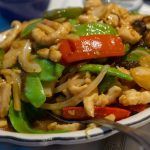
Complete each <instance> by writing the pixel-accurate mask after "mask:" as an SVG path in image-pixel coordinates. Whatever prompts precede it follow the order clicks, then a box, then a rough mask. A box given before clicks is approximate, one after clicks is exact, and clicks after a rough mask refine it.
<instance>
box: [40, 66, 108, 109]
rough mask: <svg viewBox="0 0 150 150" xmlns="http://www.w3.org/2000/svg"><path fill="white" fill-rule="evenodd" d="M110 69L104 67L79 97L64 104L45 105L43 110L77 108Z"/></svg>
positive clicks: (74, 97)
mask: <svg viewBox="0 0 150 150" xmlns="http://www.w3.org/2000/svg"><path fill="white" fill-rule="evenodd" d="M108 68H109V66H108V65H106V66H104V67H102V70H101V72H100V73H99V75H98V76H97V77H96V78H95V79H94V80H93V82H91V83H90V84H89V86H88V87H87V88H85V90H83V91H82V92H81V93H79V94H77V95H75V96H73V97H71V98H70V99H68V100H66V101H63V102H58V103H55V104H47V103H45V104H44V105H43V106H42V108H44V109H48V110H60V109H62V108H64V107H67V106H75V105H77V104H79V103H80V102H82V101H83V97H84V96H87V95H88V94H89V93H90V92H92V91H93V90H94V89H95V88H96V87H97V86H98V85H99V84H100V83H101V81H102V80H103V78H104V76H105V75H106V73H107V70H108Z"/></svg>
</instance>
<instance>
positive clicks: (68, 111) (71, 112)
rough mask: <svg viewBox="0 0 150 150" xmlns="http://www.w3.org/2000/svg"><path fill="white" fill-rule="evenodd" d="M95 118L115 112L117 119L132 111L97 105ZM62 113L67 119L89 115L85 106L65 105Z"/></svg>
mask: <svg viewBox="0 0 150 150" xmlns="http://www.w3.org/2000/svg"><path fill="white" fill-rule="evenodd" d="M94 113H95V115H94V118H104V117H106V116H108V115H110V114H114V115H115V118H116V120H121V119H124V118H126V117H129V116H130V113H131V112H130V111H128V110H125V109H121V108H115V107H95V112H94ZM62 115H63V117H64V118H65V119H73V120H85V119H89V118H91V117H89V116H88V115H87V113H86V111H85V109H84V108H83V107H65V108H63V112H62Z"/></svg>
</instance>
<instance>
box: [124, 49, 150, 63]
mask: <svg viewBox="0 0 150 150" xmlns="http://www.w3.org/2000/svg"><path fill="white" fill-rule="evenodd" d="M149 54H150V50H148V49H145V48H142V47H139V48H137V49H136V50H133V51H131V52H130V53H129V54H128V55H127V56H125V58H124V60H125V61H128V62H138V61H139V60H140V58H141V57H142V56H145V55H149Z"/></svg>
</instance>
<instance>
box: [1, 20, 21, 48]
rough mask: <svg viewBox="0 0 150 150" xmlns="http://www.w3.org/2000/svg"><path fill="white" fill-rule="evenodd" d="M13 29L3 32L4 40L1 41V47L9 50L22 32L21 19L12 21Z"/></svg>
mask: <svg viewBox="0 0 150 150" xmlns="http://www.w3.org/2000/svg"><path fill="white" fill-rule="evenodd" d="M11 25H12V27H13V29H10V30H9V31H8V32H5V33H1V34H3V35H2V36H3V37H4V38H3V40H2V41H0V48H3V49H5V50H7V49H8V48H9V47H10V45H11V44H12V42H13V41H14V40H15V39H16V37H17V36H18V34H19V33H20V32H21V29H22V26H21V23H20V22H19V21H13V22H12V24H11Z"/></svg>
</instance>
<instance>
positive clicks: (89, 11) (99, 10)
mask: <svg viewBox="0 0 150 150" xmlns="http://www.w3.org/2000/svg"><path fill="white" fill-rule="evenodd" d="M85 10H86V13H85V14H83V15H80V16H79V21H80V22H81V23H90V22H97V21H98V20H99V19H102V18H103V16H104V15H105V13H106V10H107V8H106V6H105V5H103V4H102V2H101V1H100V0H87V1H86V3H85Z"/></svg>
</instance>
